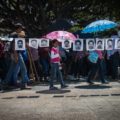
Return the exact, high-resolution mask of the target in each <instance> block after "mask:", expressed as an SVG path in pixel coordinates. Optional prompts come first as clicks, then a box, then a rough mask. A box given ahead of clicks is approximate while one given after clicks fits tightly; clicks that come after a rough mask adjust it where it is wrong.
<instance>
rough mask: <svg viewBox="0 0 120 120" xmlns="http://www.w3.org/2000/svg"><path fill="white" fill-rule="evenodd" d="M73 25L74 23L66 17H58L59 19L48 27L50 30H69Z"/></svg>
mask: <svg viewBox="0 0 120 120" xmlns="http://www.w3.org/2000/svg"><path fill="white" fill-rule="evenodd" d="M71 27H72V25H71V24H70V23H69V22H68V21H66V20H64V19H58V20H56V22H54V23H52V24H51V25H50V26H49V27H48V32H52V31H57V30H65V31H67V30H68V29H70V28H71Z"/></svg>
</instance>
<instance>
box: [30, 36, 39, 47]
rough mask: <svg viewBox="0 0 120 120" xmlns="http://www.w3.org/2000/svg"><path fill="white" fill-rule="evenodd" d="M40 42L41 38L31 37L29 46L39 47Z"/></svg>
mask: <svg viewBox="0 0 120 120" xmlns="http://www.w3.org/2000/svg"><path fill="white" fill-rule="evenodd" d="M38 42H39V40H38V39H37V38H30V39H29V46H30V47H32V48H35V49H38Z"/></svg>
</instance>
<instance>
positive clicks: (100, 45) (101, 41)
mask: <svg viewBox="0 0 120 120" xmlns="http://www.w3.org/2000/svg"><path fill="white" fill-rule="evenodd" d="M104 45H105V44H104V39H99V38H96V50H104Z"/></svg>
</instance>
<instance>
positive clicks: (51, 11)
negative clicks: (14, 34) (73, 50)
mask: <svg viewBox="0 0 120 120" xmlns="http://www.w3.org/2000/svg"><path fill="white" fill-rule="evenodd" d="M119 6H120V5H119V0H1V2H0V26H1V27H2V28H7V29H11V28H13V27H11V24H14V23H15V22H21V23H23V24H24V25H25V27H26V30H27V32H28V33H29V35H31V36H40V35H44V34H46V33H47V29H48V27H49V25H50V24H51V23H52V22H53V21H55V20H56V19H62V18H63V19H68V20H73V21H78V23H79V25H78V26H74V27H73V28H71V31H75V30H78V29H81V28H82V27H84V26H86V25H87V24H88V23H90V22H92V21H94V20H96V19H106V18H109V19H110V20H120V9H119ZM3 21H4V24H5V25H3ZM79 27H80V28H79Z"/></svg>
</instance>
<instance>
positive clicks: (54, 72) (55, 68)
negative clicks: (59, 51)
mask: <svg viewBox="0 0 120 120" xmlns="http://www.w3.org/2000/svg"><path fill="white" fill-rule="evenodd" d="M50 73H51V75H50V76H51V77H50V87H53V81H54V80H57V79H58V80H59V81H60V84H61V86H63V85H64V81H63V76H62V72H61V71H60V70H59V64H58V63H51V72H50Z"/></svg>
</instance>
